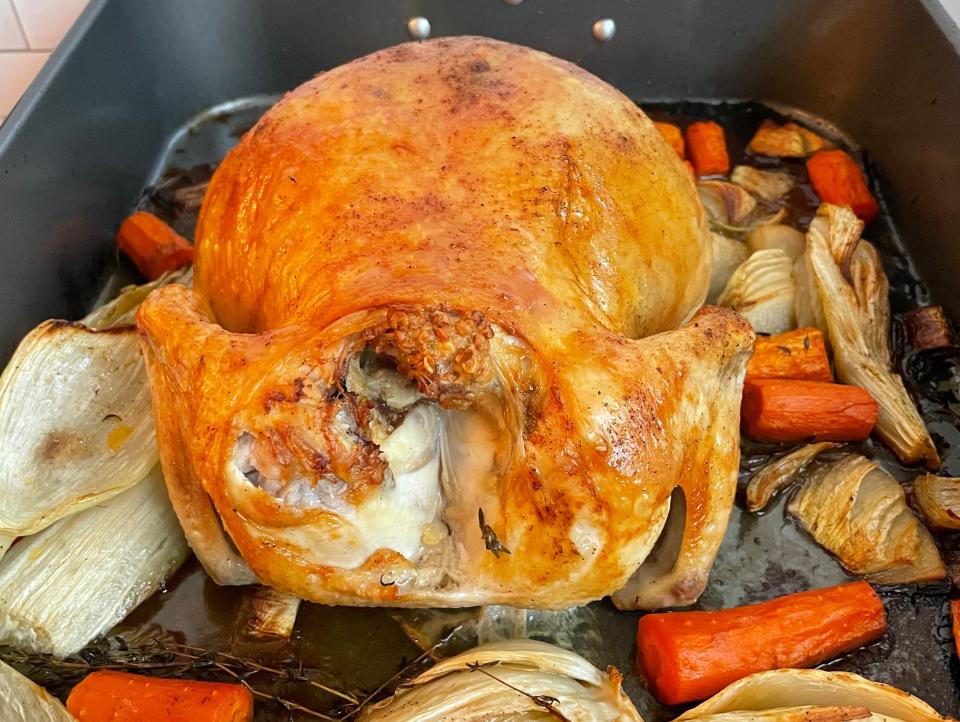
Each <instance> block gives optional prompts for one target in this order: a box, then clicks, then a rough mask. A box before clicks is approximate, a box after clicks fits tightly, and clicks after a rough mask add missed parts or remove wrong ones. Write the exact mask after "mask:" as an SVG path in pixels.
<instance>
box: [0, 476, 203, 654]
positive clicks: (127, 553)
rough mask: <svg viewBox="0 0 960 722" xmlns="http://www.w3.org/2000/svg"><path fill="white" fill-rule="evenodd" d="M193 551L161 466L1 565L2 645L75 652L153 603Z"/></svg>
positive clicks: (21, 546)
mask: <svg viewBox="0 0 960 722" xmlns="http://www.w3.org/2000/svg"><path fill="white" fill-rule="evenodd" d="M187 552H188V550H187V543H186V540H185V539H184V536H183V532H182V531H181V529H180V525H179V523H178V522H177V517H176V515H175V514H174V512H173V507H172V506H171V504H170V500H169V499H168V498H167V491H166V486H165V485H164V481H163V475H162V473H161V472H160V467H159V466H157V467H155V468H154V470H153V471H152V472H151V473H150V475H149V476H148V477H147V478H146V479H144V480H143V481H141V482H140V483H139V484H137V485H135V486H134V487H133V488H132V489H130V490H128V491H126V492H124V493H123V494H120V495H119V496H116V497H114V498H112V499H110V500H109V501H105V502H102V503H100V504H98V505H97V506H95V507H93V508H91V509H87V510H86V511H83V512H81V513H78V514H73V515H72V516H70V517H68V518H66V519H63V520H61V521H60V522H59V523H58V524H55V525H54V526H51V527H49V528H47V529H45V530H43V531H42V532H40V533H39V534H35V535H33V536H30V537H27V538H26V539H23V540H21V541H20V542H19V543H18V544H17V545H16V546H14V547H13V548H12V549H11V550H10V551H9V553H8V554H7V556H6V557H5V558H4V560H3V564H0V642H5V643H10V644H13V645H15V646H17V647H19V648H21V649H24V650H27V651H30V652H40V653H45V654H53V655H55V656H58V657H62V656H66V655H69V654H73V653H74V652H77V651H79V650H80V649H82V648H83V647H84V645H86V644H87V642H89V641H90V640H91V639H93V638H95V637H97V636H98V635H100V634H102V633H104V632H106V631H107V630H108V629H110V628H111V627H112V626H113V625H114V624H116V623H117V622H119V621H120V620H121V619H123V618H124V617H125V616H126V615H127V614H129V613H130V611H131V610H133V609H134V608H135V607H136V606H137V605H138V604H140V602H142V601H143V600H145V599H146V598H147V597H149V596H150V595H151V594H152V593H153V591H154V590H155V589H156V588H157V587H158V586H160V584H161V583H163V582H164V581H166V580H167V579H168V578H169V576H170V575H171V574H173V572H174V571H175V570H176V569H177V568H178V567H179V566H180V564H181V563H183V561H184V559H186V557H187Z"/></svg>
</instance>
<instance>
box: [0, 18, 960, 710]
mask: <svg viewBox="0 0 960 722" xmlns="http://www.w3.org/2000/svg"><path fill="white" fill-rule="evenodd" d="M412 16H423V17H426V18H428V19H429V21H430V23H431V26H432V33H433V36H434V37H436V36H441V35H459V34H478V35H488V36H492V37H496V38H500V39H504V40H509V41H512V42H517V43H522V44H525V45H530V46H532V47H535V48H538V49H542V50H546V51H548V52H550V53H553V54H555V55H558V56H560V57H564V58H567V59H570V60H573V61H575V62H578V63H579V64H581V65H582V66H583V67H585V68H587V69H588V70H590V71H592V72H594V73H596V74H597V75H599V76H600V77H602V78H604V79H606V80H608V81H609V82H611V83H612V84H614V85H615V86H617V87H618V88H620V89H621V90H622V91H624V92H625V93H626V94H628V95H629V96H631V97H632V98H634V99H635V100H637V101H638V102H640V103H641V105H646V104H648V103H649V104H653V103H675V102H677V101H685V100H686V101H689V100H746V99H752V100H760V101H763V102H765V103H767V104H769V105H771V106H772V107H775V108H776V109H778V110H780V111H782V112H788V113H802V114H809V115H810V116H811V117H819V118H823V119H827V120H829V121H830V122H832V123H834V124H835V125H836V127H837V128H838V129H839V131H840V132H842V133H843V134H845V135H846V136H847V137H849V138H851V139H853V140H854V141H855V142H856V143H858V144H860V145H862V147H864V148H866V149H868V150H869V152H870V155H869V160H870V164H871V166H872V170H873V174H874V177H875V179H876V181H877V183H878V185H879V188H880V190H881V191H882V195H883V199H884V201H885V204H886V207H887V209H888V211H889V216H890V217H891V218H893V219H894V221H895V225H896V228H894V227H893V226H886V227H884V228H882V229H880V230H879V231H875V232H874V233H877V234H881V235H883V236H884V238H882V239H880V240H881V243H882V244H885V245H887V246H888V247H891V248H899V247H900V244H902V247H903V248H905V249H906V255H903V254H900V253H899V252H898V253H896V254H894V256H893V258H894V262H893V264H894V265H893V267H888V272H890V273H891V281H892V283H893V284H894V285H895V286H897V285H898V284H899V286H898V288H899V290H898V292H897V293H898V295H897V296H896V297H895V298H894V299H893V304H894V305H893V311H894V313H895V314H896V313H898V312H902V311H904V310H906V308H905V307H904V306H905V305H906V304H908V303H909V302H911V301H912V302H927V301H928V300H929V298H933V299H936V302H938V303H940V304H942V305H944V306H945V307H946V308H947V309H948V310H949V311H950V312H951V313H952V314H953V317H954V318H957V317H958V313H960V291H958V286H957V279H958V278H960V231H958V229H960V202H958V201H960V132H958V131H960V31H958V29H957V28H956V27H955V26H954V25H953V24H952V23H951V21H950V20H949V18H948V17H947V16H946V14H945V12H944V11H943V9H942V8H941V7H940V5H939V4H938V3H937V2H936V1H935V0H843V2H837V1H836V0H834V1H832V2H831V1H830V0H671V2H660V1H658V0H524V1H523V2H521V3H519V4H517V5H513V4H512V3H506V2H503V0H393V1H392V2H384V1H383V0H366V1H363V0H202V1H201V2H197V0H136V1H134V0H92V1H91V2H90V4H89V6H88V7H87V9H86V10H85V11H84V13H83V14H82V15H81V17H80V19H79V21H78V22H77V24H76V25H75V27H74V28H73V29H72V30H71V32H70V33H69V34H68V36H67V38H66V39H65V40H64V42H63V43H62V44H61V46H60V48H59V49H58V50H57V51H56V52H55V53H54V54H53V56H52V58H51V60H50V62H49V63H48V64H47V66H46V67H45V68H44V70H43V71H42V72H41V74H40V76H39V77H38V78H37V79H36V81H35V82H34V83H33V84H32V85H31V87H30V89H29V90H28V91H27V93H26V95H25V96H24V97H23V99H22V100H21V102H20V103H19V105H18V106H17V107H16V108H15V109H14V111H13V113H12V114H11V116H10V117H9V118H8V120H7V122H6V124H5V125H4V126H3V127H2V128H0V219H2V225H0V228H2V235H0V276H2V281H3V282H2V283H0V357H2V360H3V361H4V362H5V361H6V359H7V358H8V357H9V355H10V353H11V352H12V350H13V348H14V347H15V345H16V344H17V342H18V341H19V339H20V338H21V337H22V336H23V334H24V333H26V332H27V331H28V330H29V329H30V328H31V327H33V326H34V325H36V324H37V323H38V322H39V321H41V320H43V319H45V318H50V317H63V318H76V317H78V316H80V315H81V314H82V313H84V312H85V310H87V308H88V307H89V306H90V304H91V303H92V302H93V301H94V299H95V298H96V297H97V294H98V292H99V291H100V289H102V287H103V285H104V283H105V282H106V281H107V279H109V278H116V277H117V272H118V268H120V274H121V275H122V272H123V268H122V266H119V264H120V262H119V261H118V259H117V257H116V253H115V251H114V245H113V236H114V232H115V229H116V227H117V225H118V223H119V221H120V220H121V219H122V218H123V217H124V216H125V215H126V214H127V213H128V212H129V211H130V209H131V208H132V207H133V206H134V205H135V204H136V203H137V202H138V199H139V198H141V195H142V192H143V189H144V187H145V186H146V185H147V184H148V183H149V182H150V181H151V180H155V179H156V178H157V177H159V175H160V174H161V173H162V172H163V171H164V170H165V169H169V168H170V167H171V165H172V164H175V163H178V162H179V163H181V164H187V165H188V164H189V163H190V162H191V161H192V160H195V159H198V158H199V159H203V158H216V157H219V156H222V154H223V153H224V152H225V151H226V149H227V148H228V147H229V146H230V145H232V143H234V142H236V137H237V135H238V134H239V133H240V132H242V131H243V130H244V129H245V128H246V127H248V126H249V124H250V123H252V122H253V120H254V119H255V118H256V117H257V116H258V115H259V113H260V112H262V111H263V109H264V108H265V107H266V106H267V105H268V104H269V102H270V98H273V97H275V96H276V95H277V94H279V93H281V92H283V91H285V90H287V89H290V88H293V87H294V86H296V85H298V84H299V83H301V82H302V81H304V80H305V79H307V78H308V77H310V76H312V75H313V74H315V73H316V72H318V71H320V70H323V69H325V68H329V67H332V66H335V65H338V64H340V63H343V62H345V61H347V60H350V59H352V58H355V57H358V56H360V55H363V54H366V53H368V52H371V51H374V50H377V49H379V48H382V47H385V46H388V45H393V44H395V43H399V42H403V41H406V40H408V39H409V37H408V34H407V20H408V18H410V17H412ZM601 18H612V19H613V20H614V21H615V22H616V28H617V30H616V34H615V35H614V37H613V38H612V39H611V40H610V41H608V42H605V43H601V42H598V41H597V40H596V39H595V38H594V37H593V34H592V32H591V29H592V26H593V24H594V22H595V21H596V20H598V19H601ZM871 238H872V237H871ZM917 279H922V281H920V280H917ZM898 304H899V306H898ZM951 368H953V367H951ZM944 388H946V391H945V392H944ZM944 388H940V389H939V391H940V392H944V393H947V394H948V395H950V394H952V396H951V398H953V397H957V398H956V401H957V402H958V403H960V396H958V393H960V392H957V390H956V384H955V383H953V385H950V384H948V385H947V387H944ZM936 434H937V437H938V441H939V442H940V445H941V448H942V449H945V453H944V458H945V465H944V467H943V473H947V474H951V475H960V435H958V432H957V430H956V428H955V426H954V425H953V424H952V423H946V422H944V423H940V424H939V427H938V428H937V429H936ZM892 470H893V471H894V472H895V473H896V472H897V471H898V469H897V468H896V466H895V465H893V469H892ZM781 504H782V500H781ZM947 559H948V562H949V561H951V559H950V556H949V553H948V554H947ZM846 578H847V577H846V575H845V574H844V573H843V571H842V570H841V569H840V568H839V566H838V565H837V564H836V562H835V561H834V560H833V559H832V558H830V557H829V555H827V554H826V553H825V552H823V551H822V550H820V549H819V548H818V547H816V545H815V544H813V543H812V542H811V541H810V540H809V539H807V538H805V537H804V536H803V535H802V534H801V533H800V532H799V531H798V530H797V529H796V528H795V527H793V526H792V525H790V524H788V523H786V522H785V521H784V518H783V514H782V509H781V508H780V507H779V506H778V507H776V508H774V509H773V510H772V511H771V512H769V513H767V514H765V515H762V516H756V515H748V514H746V513H741V512H740V511H739V509H735V510H734V515H733V517H732V520H731V525H730V529H729V531H728V534H727V538H726V540H725V543H724V547H723V549H722V551H721V554H720V557H719V559H718V561H717V564H716V566H715V568H714V572H713V574H712V577H711V583H710V586H709V588H708V590H707V592H706V593H705V594H704V597H703V599H702V600H701V604H702V605H703V606H705V607H708V608H714V607H718V606H724V605H730V604H738V603H746V602H752V601H758V600H761V599H766V598H769V597H771V596H773V595H775V594H780V593H787V592H793V591H798V590H800V589H803V588H807V587H810V586H822V585H825V584H830V583H836V582H840V581H843V580H844V579H846ZM947 591H948V590H947V589H946V587H945V586H941V587H931V588H924V589H922V590H918V589H917V588H912V589H892V590H886V591H885V592H884V593H883V596H884V602H885V604H886V607H887V612H888V617H889V621H890V627H891V631H890V633H889V634H888V635H887V637H886V638H885V640H884V641H883V642H881V643H880V644H877V645H873V646H872V647H869V648H867V649H865V650H861V651H859V652H856V653H854V654H852V655H850V656H848V657H845V658H843V659H840V660H837V661H835V662H833V663H831V665H829V666H831V667H832V668H838V669H849V670H853V671H857V672H860V673H861V674H864V675H865V676H868V677H871V678H873V679H877V680H880V681H884V682H889V683H892V684H894V685H896V686H898V687H901V688H903V689H905V690H907V691H910V692H912V693H914V694H917V695H918V696H920V697H921V698H923V699H925V700H927V701H928V702H930V703H931V704H932V705H933V706H934V707H936V708H937V709H938V710H939V711H940V712H942V713H945V714H951V715H954V716H956V715H958V714H960V692H958V687H957V685H956V683H955V681H954V680H955V678H956V675H957V674H958V669H957V659H956V657H955V656H953V654H952V651H951V644H952V642H951V638H950V628H949V622H948V618H947V611H946V602H945V600H946V598H947ZM236 596H237V593H236V591H235V590H234V589H229V588H226V589H222V588H217V587H216V586H214V585H213V584H212V583H210V582H209V580H206V579H205V578H204V576H203V574H202V572H201V571H200V570H199V568H198V567H197V566H196V565H195V564H194V565H193V566H189V565H188V566H187V568H185V569H184V570H182V571H181V573H180V574H179V575H178V577H177V578H176V579H175V580H174V581H173V583H172V584H171V585H170V588H169V589H168V590H167V592H165V593H164V594H161V595H155V597H154V598H152V599H151V600H148V602H146V603H145V604H144V605H143V606H142V607H141V608H140V609H138V610H137V611H136V612H135V614H134V619H133V623H136V624H151V623H156V624H159V625H161V626H162V627H164V628H166V629H169V630H173V631H175V632H177V633H178V634H180V635H182V637H183V638H185V639H187V640H188V641H190V640H192V641H195V642H198V643H205V644H208V645H210V644H218V643H224V640H225V635H228V632H227V631H226V630H227V629H228V627H229V621H230V619H231V614H232V611H231V610H233V608H234V607H232V606H231V605H234V606H235V602H236ZM636 616H637V615H635V614H629V613H619V612H615V611H614V610H613V609H612V606H610V605H609V604H607V603H597V604H594V605H590V606H589V607H587V608H585V609H584V610H579V611H576V612H569V613H556V614H555V615H554V616H550V617H539V618H537V619H530V620H528V622H529V624H528V633H529V634H531V635H532V636H539V637H542V638H546V639H549V640H552V641H556V642H558V643H560V644H561V645H563V646H568V647H571V648H574V649H576V650H577V651H579V652H580V653H581V654H583V655H584V656H586V657H587V658H589V659H590V660H591V661H593V662H594V663H597V664H599V665H601V666H604V665H607V664H616V665H617V666H618V667H620V668H621V669H622V670H624V671H625V672H626V681H625V686H626V689H627V690H628V692H629V693H630V694H631V696H632V697H633V698H634V700H635V701H636V703H637V706H638V708H639V710H640V712H641V713H642V714H643V715H644V717H645V718H646V719H647V720H654V719H658V718H665V717H667V716H670V714H671V710H665V709H663V708H660V707H658V706H657V705H656V704H655V703H654V702H653V700H652V697H651V696H650V695H649V694H648V693H647V692H646V690H645V689H644V688H643V686H642V683H641V682H640V681H639V680H638V679H637V678H636V676H635V675H634V674H633V673H632V671H631V668H632V655H633V641H632V635H633V630H634V629H635V623H636ZM504 623H505V624H515V623H516V619H515V618H512V619H507V620H505V622H504ZM298 635H299V637H298V640H299V641H298V644H299V645H300V646H299V648H298V653H299V654H301V655H303V656H304V657H305V658H306V659H307V661H308V662H309V663H310V664H313V665H315V666H319V667H324V668H328V669H329V670H331V674H334V675H340V676H341V677H342V678H344V679H349V680H350V681H351V682H353V683H355V684H356V685H358V686H360V687H364V688H367V689H372V688H375V687H376V686H377V685H379V684H380V683H381V682H383V681H384V680H385V679H386V678H387V677H389V676H390V675H391V674H393V672H395V671H396V670H397V668H398V667H399V666H400V665H401V664H403V663H405V662H406V661H409V658H410V657H411V656H413V655H415V654H416V653H417V651H418V650H417V649H416V647H414V646H413V645H412V643H411V642H410V641H409V640H408V639H407V637H406V636H405V635H404V633H403V631H402V629H401V626H400V624H399V623H398V621H397V619H396V617H395V616H392V615H391V613H390V612H389V611H387V610H365V609H336V608H325V607H320V606H316V605H306V607H305V608H304V610H303V611H302V612H301V618H300V622H299V632H298ZM283 718H284V719H286V718H287V717H283Z"/></svg>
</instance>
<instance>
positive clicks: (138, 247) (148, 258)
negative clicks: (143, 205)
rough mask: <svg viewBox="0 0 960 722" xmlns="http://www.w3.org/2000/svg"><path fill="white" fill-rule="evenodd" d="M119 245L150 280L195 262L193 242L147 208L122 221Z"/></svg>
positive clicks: (118, 236)
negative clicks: (147, 210) (148, 211)
mask: <svg viewBox="0 0 960 722" xmlns="http://www.w3.org/2000/svg"><path fill="white" fill-rule="evenodd" d="M117 245H118V246H120V250H121V251H123V252H124V253H126V254H127V256H129V257H130V260H131V261H133V263H134V265H135V266H136V267H137V269H138V270H139V271H140V273H142V274H143V275H144V276H145V277H146V278H147V279H149V280H151V281H153V280H156V279H157V278H160V276H162V275H163V274H164V273H166V272H167V271H172V270H174V269H175V268H180V267H181V266H185V265H187V264H188V263H192V262H193V246H192V245H191V244H190V242H189V241H188V240H187V239H186V238H184V237H183V236H181V235H180V234H179V233H177V232H176V231H175V230H173V229H172V228H171V227H170V226H168V225H167V224H166V223H164V222H163V221H161V220H160V219H159V218H157V217H156V216H155V215H153V214H152V213H147V212H146V211H139V212H138V213H134V214H133V215H132V216H130V217H129V218H127V219H126V220H125V221H124V222H123V223H122V224H121V225H120V230H119V231H117Z"/></svg>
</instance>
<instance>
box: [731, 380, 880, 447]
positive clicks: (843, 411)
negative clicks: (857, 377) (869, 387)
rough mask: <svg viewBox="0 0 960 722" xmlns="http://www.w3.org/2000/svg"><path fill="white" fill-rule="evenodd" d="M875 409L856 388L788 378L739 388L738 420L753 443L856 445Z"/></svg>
mask: <svg viewBox="0 0 960 722" xmlns="http://www.w3.org/2000/svg"><path fill="white" fill-rule="evenodd" d="M878 413H879V406H878V405H877V402H876V401H875V400H874V398H873V397H872V396H871V395H870V394H869V393H868V392H867V391H866V390H865V389H862V388H860V387H859V386H845V385H843V384H831V383H825V382H823V381H801V380H794V379H755V380H753V381H748V382H747V383H745V384H744V386H743V403H742V405H741V407H740V421H741V426H742V428H743V432H744V433H745V434H746V435H747V436H749V437H750V438H751V439H754V440H755V441H769V442H786V441H804V440H806V439H814V440H816V441H862V440H863V439H866V438H867V437H868V436H869V435H870V432H871V431H872V430H873V426H874V424H876V422H877V414H878Z"/></svg>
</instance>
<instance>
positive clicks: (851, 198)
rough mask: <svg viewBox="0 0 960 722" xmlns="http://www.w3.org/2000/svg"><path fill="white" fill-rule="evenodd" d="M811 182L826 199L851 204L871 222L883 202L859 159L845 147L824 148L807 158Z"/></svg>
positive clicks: (822, 199) (841, 204) (859, 214)
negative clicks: (870, 183) (875, 191)
mask: <svg viewBox="0 0 960 722" xmlns="http://www.w3.org/2000/svg"><path fill="white" fill-rule="evenodd" d="M807 173H808V174H809V175H810V182H811V183H812V184H813V189H814V190H815V191H816V192H817V195H818V196H819V197H820V200H821V201H823V202H824V203H832V204H834V205H836V206H850V209H851V210H852V211H853V212H854V213H856V214H857V217H858V218H861V219H863V220H864V221H866V222H867V223H869V222H870V221H872V220H873V219H874V218H876V217H877V214H878V213H879V212H880V206H879V205H877V199H876V198H874V197H873V194H872V193H870V189H869V188H868V187H867V179H866V177H864V175H863V171H862V170H861V169H860V166H859V165H857V161H855V160H854V159H853V158H851V157H850V156H849V155H848V154H847V153H845V152H844V151H842V150H839V149H837V150H821V151H817V152H816V153H814V154H813V156H812V157H811V158H810V159H809V160H808V161H807Z"/></svg>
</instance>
